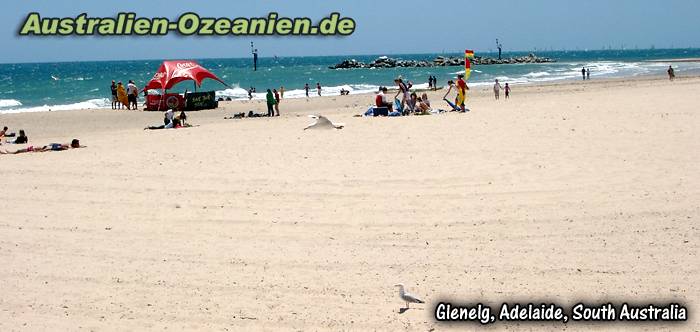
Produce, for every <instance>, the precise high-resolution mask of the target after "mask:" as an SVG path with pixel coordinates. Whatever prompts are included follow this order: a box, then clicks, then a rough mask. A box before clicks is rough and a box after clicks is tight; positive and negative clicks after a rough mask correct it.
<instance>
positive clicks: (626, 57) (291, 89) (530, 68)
mask: <svg viewBox="0 0 700 332" xmlns="http://www.w3.org/2000/svg"><path fill="white" fill-rule="evenodd" d="M476 53H477V55H482V56H491V57H495V54H493V53H480V52H479V51H478V50H477V52H476ZM527 53H528V52H509V53H504V57H511V56H521V55H527ZM535 53H536V54H537V55H538V56H546V57H551V58H554V59H557V61H558V62H556V63H546V64H518V65H489V66H474V67H473V68H472V76H471V78H470V80H469V84H470V85H476V86H478V85H489V84H492V82H493V80H494V79H499V81H501V82H502V83H506V82H508V83H511V84H532V83H537V82H549V81H563V80H577V79H580V77H581V67H582V66H586V67H587V68H591V78H592V79H595V78H599V77H628V76H639V75H649V74H664V73H665V71H666V69H667V68H668V65H669V64H668V63H658V62H649V61H648V60H655V59H674V58H700V49H671V50H598V51H539V52H535ZM382 55H387V56H390V57H393V58H401V59H407V60H409V59H415V60H427V59H432V58H434V57H435V56H437V55H441V54H401V55H391V54H378V55H367V56H324V57H281V58H261V59H259V65H258V71H253V70H252V60H251V59H249V58H245V59H243V58H238V59H195V60H197V61H199V63H200V64H202V65H203V66H204V67H206V68H208V69H209V70H211V71H212V72H213V73H215V74H216V75H217V76H219V77H220V78H221V79H223V80H224V81H225V82H227V83H228V84H229V85H230V86H231V88H227V87H225V86H223V85H222V84H220V83H218V82H216V81H211V80H207V81H205V82H204V83H203V85H202V89H203V90H216V92H217V95H218V96H221V97H231V98H233V99H246V98H248V94H247V89H248V88H249V87H251V86H254V87H255V88H256V90H257V91H258V94H257V95H256V96H255V98H263V97H264V93H263V92H264V91H265V89H268V88H278V89H279V87H280V86H284V87H285V90H286V92H285V98H301V97H304V91H303V87H304V84H305V83H309V86H310V87H311V89H312V91H311V95H312V96H314V95H315V86H316V82H320V83H321V85H322V86H323V89H324V94H326V95H337V94H339V91H340V90H341V89H343V88H344V89H346V90H350V91H351V93H364V92H369V91H375V90H376V89H377V88H378V87H379V86H382V85H392V83H393V82H392V81H393V79H394V78H395V77H396V76H398V75H401V76H403V77H404V78H406V79H408V80H410V81H412V82H413V83H414V87H427V83H426V82H427V77H428V76H429V75H434V76H436V77H437V78H438V82H439V84H440V85H443V84H444V83H445V82H446V81H447V80H449V79H454V77H455V75H456V74H457V73H460V72H463V68H461V67H433V68H392V69H348V70H331V69H328V66H330V65H333V64H335V63H338V62H340V61H342V60H344V59H347V58H354V59H357V60H359V61H363V62H370V61H372V60H374V59H375V58H377V57H379V56H382ZM442 55H451V56H462V55H461V54H442ZM160 62H161V60H141V61H100V62H61V63H23V64H0V114H2V113H16V112H38V111H48V110H52V111H59V110H71V109H87V108H109V107H110V99H109V98H110V89H109V85H110V83H111V81H112V80H116V81H123V82H124V83H126V82H127V81H128V80H130V79H131V80H134V81H135V82H136V84H137V85H138V86H139V87H143V86H144V85H145V83H146V82H147V81H148V80H149V79H150V78H151V77H152V76H153V73H154V72H155V71H156V70H157V69H158V66H159V65H160ZM673 67H674V68H675V69H676V73H677V74H678V75H683V74H684V73H693V74H697V73H700V63H674V64H673ZM185 89H187V90H190V91H192V90H193V89H194V84H193V83H191V82H183V83H180V84H178V85H177V86H175V88H174V89H173V90H172V91H179V92H183V91H184V90H185Z"/></svg>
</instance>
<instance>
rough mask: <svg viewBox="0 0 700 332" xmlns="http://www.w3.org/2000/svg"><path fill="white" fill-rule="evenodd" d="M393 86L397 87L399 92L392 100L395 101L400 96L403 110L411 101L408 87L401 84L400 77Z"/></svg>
mask: <svg viewBox="0 0 700 332" xmlns="http://www.w3.org/2000/svg"><path fill="white" fill-rule="evenodd" d="M394 84H396V85H397V86H398V87H399V90H398V91H396V95H395V96H394V99H397V98H398V96H399V95H402V96H401V109H403V108H404V106H405V105H406V103H408V101H409V100H410V99H411V94H410V92H409V87H408V85H406V83H404V82H403V79H402V78H401V76H399V78H397V79H395V80H394Z"/></svg>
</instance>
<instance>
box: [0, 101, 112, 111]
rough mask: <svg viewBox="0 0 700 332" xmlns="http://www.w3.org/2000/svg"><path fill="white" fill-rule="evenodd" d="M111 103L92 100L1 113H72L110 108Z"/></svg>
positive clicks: (15, 109) (12, 109)
mask: <svg viewBox="0 0 700 332" xmlns="http://www.w3.org/2000/svg"><path fill="white" fill-rule="evenodd" d="M111 104H112V103H111V101H110V100H109V99H107V98H99V99H90V100H86V101H82V102H79V103H74V104H63V105H43V106H35V107H25V108H11V109H4V110H1V111H0V112H2V113H30V112H47V111H70V110H84V109H96V108H108V107H110V106H111Z"/></svg>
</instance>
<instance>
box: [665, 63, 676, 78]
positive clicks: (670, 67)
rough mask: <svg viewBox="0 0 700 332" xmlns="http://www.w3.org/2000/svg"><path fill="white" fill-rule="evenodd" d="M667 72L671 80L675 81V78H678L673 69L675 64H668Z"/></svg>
mask: <svg viewBox="0 0 700 332" xmlns="http://www.w3.org/2000/svg"><path fill="white" fill-rule="evenodd" d="M666 72H667V73H668V79H669V80H670V81H673V79H674V78H676V73H675V72H674V70H673V66H668V70H667V71H666Z"/></svg>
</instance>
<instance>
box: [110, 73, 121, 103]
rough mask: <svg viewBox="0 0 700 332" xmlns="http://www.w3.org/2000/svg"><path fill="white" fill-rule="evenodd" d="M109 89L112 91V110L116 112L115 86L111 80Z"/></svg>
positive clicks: (117, 100)
mask: <svg viewBox="0 0 700 332" xmlns="http://www.w3.org/2000/svg"><path fill="white" fill-rule="evenodd" d="M110 89H111V90H112V109H113V110H116V109H117V103H118V102H119V99H117V84H116V83H115V82H114V80H112V86H111V87H110Z"/></svg>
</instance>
